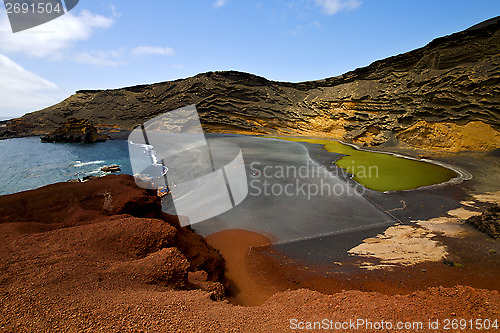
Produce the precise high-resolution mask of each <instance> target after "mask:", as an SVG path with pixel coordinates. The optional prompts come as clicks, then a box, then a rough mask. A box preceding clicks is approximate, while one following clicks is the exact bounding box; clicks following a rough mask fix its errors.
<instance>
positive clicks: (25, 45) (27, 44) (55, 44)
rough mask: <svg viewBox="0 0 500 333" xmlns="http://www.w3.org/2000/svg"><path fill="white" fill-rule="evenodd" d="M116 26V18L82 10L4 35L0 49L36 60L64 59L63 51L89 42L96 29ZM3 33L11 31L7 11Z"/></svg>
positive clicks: (0, 26)
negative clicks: (83, 42)
mask: <svg viewBox="0 0 500 333" xmlns="http://www.w3.org/2000/svg"><path fill="white" fill-rule="evenodd" d="M113 24H114V17H105V16H101V15H98V14H94V13H91V12H89V11H88V10H82V11H81V12H80V13H79V14H78V15H75V14H73V12H69V13H67V14H65V15H63V16H61V17H59V18H57V19H55V20H53V21H50V22H47V23H45V24H42V25H40V26H37V27H34V28H32V29H29V30H26V31H21V32H18V33H15V34H14V33H1V34H0V50H1V51H2V52H4V53H7V54H12V53H23V54H27V55H29V56H33V57H40V58H41V57H49V58H53V59H57V58H60V57H61V53H60V52H61V51H63V50H65V49H67V48H69V47H70V46H71V45H73V44H74V43H75V42H77V41H81V40H87V39H89V38H90V37H91V36H92V34H93V33H94V31H95V30H96V29H106V28H109V27H110V26H112V25H113ZM0 30H1V31H11V28H10V24H9V21H8V18H7V14H6V13H5V12H2V13H0Z"/></svg>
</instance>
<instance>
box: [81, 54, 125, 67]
mask: <svg viewBox="0 0 500 333" xmlns="http://www.w3.org/2000/svg"><path fill="white" fill-rule="evenodd" d="M120 55H121V52H119V51H98V52H94V53H92V54H91V53H87V52H80V53H77V54H75V61H76V62H77V63H80V64H88V65H95V66H119V65H124V64H125V62H124V61H121V60H117V58H118V57H120Z"/></svg>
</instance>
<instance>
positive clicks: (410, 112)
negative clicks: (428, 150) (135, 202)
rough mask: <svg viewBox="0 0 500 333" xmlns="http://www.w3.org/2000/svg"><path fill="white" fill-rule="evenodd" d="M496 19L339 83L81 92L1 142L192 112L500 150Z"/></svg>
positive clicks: (366, 137) (269, 128)
mask: <svg viewBox="0 0 500 333" xmlns="http://www.w3.org/2000/svg"><path fill="white" fill-rule="evenodd" d="M499 20H500V17H497V18H494V19H491V20H488V21H485V22H483V23H480V24H478V25H476V26H474V27H472V28H469V29H467V30H465V31H462V32H458V33H455V34H452V35H450V36H446V37H441V38H437V39H435V40H433V41H432V42H430V43H429V44H428V45H426V46H425V47H422V48H419V49H416V50H414V51H411V52H407V53H404V54H400V55H397V56H394V57H390V58H387V59H384V60H380V61H376V62H374V63H372V64H371V65H369V66H367V67H364V68H359V69H356V70H354V71H351V72H348V73H346V74H344V75H341V76H337V77H332V78H328V79H324V80H320V81H311V82H302V83H288V82H276V81H270V80H267V79H265V78H263V77H259V76H255V75H252V74H247V73H241V72H235V71H227V72H208V73H203V74H199V75H196V76H194V77H190V78H187V79H180V80H176V81H169V82H162V83H156V84H151V85H140V86H134V87H127V88H122V89H113V90H80V91H77V92H76V93H75V94H74V95H72V96H70V97H69V98H67V99H66V100H64V101H62V102H61V103H59V104H56V105H54V106H51V107H48V108H46V109H44V110H41V111H37V112H33V113H30V114H27V115H25V116H23V117H21V118H18V119H14V120H11V121H9V122H7V123H6V124H3V125H1V127H0V138H8V137H15V136H26V135H40V134H46V133H47V132H49V131H51V130H53V129H54V128H55V127H56V126H57V125H59V124H61V123H63V122H64V121H66V120H67V119H68V118H71V117H75V118H83V119H88V120H90V121H91V122H93V123H94V124H96V125H98V126H101V127H108V130H109V127H116V128H121V129H127V130H129V129H132V128H134V127H135V126H138V125H140V124H141V123H143V122H144V121H146V120H148V119H150V118H153V117H155V116H156V115H159V114H162V113H164V112H167V111H170V110H174V109H176V108H179V107H182V106H185V105H189V104H196V105H197V107H198V111H199V112H200V117H201V120H202V124H203V126H204V128H205V130H206V131H211V132H237V133H253V134H258V133H260V134H294V135H314V136H326V137H332V138H338V139H344V140H348V141H353V142H356V143H361V144H365V145H379V144H383V143H386V144H389V143H390V144H394V143H396V142H398V141H399V142H401V141H402V142H405V143H407V144H410V145H414V146H419V147H432V148H438V149H447V150H452V151H453V150H454V151H457V150H469V149H472V150H491V149H495V148H499V147H500V133H499V130H500V112H499V111H498V110H499V108H500V84H499V83H500V21H499Z"/></svg>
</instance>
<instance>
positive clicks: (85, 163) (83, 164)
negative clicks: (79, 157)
mask: <svg viewBox="0 0 500 333" xmlns="http://www.w3.org/2000/svg"><path fill="white" fill-rule="evenodd" d="M102 163H104V161H100V160H99V161H90V162H82V161H76V162H75V164H73V166H74V167H75V168H81V167H82V166H86V165H91V164H102Z"/></svg>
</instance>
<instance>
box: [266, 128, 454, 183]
mask: <svg viewBox="0 0 500 333" xmlns="http://www.w3.org/2000/svg"><path fill="white" fill-rule="evenodd" d="M275 138H276V139H281V140H287V141H293V142H308V143H315V144H321V145H323V147H324V148H325V150H327V151H329V152H332V153H339V154H343V155H347V156H344V157H342V158H340V159H339V160H338V161H337V162H335V164H336V165H337V166H339V167H340V168H342V169H344V170H346V171H347V172H349V173H350V174H352V175H354V180H355V181H357V182H358V183H360V184H362V185H363V186H365V187H366V188H369V189H372V190H375V191H381V192H384V191H401V190H411V189H415V188H419V187H422V186H429V185H434V184H439V183H443V182H446V181H448V180H450V179H452V178H454V177H456V176H457V174H456V172H455V171H453V170H450V169H447V168H444V167H442V166H439V165H436V164H432V163H427V162H422V161H416V160H411V159H407V158H402V157H398V156H394V155H391V154H384V153H376V152H370V151H365V150H358V149H355V148H353V147H351V146H349V145H346V144H342V143H340V142H337V141H332V140H325V139H303V138H287V137H275Z"/></svg>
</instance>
